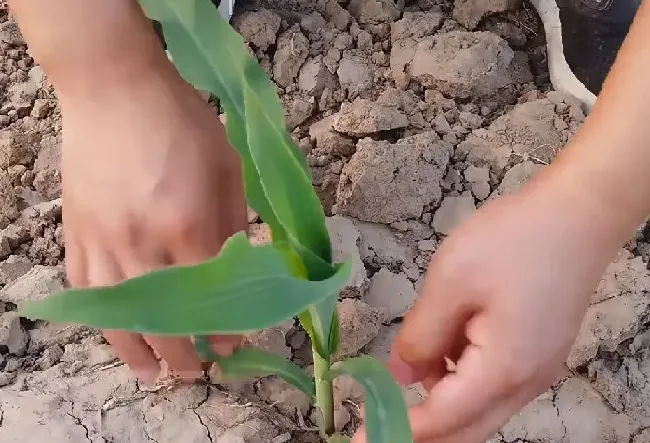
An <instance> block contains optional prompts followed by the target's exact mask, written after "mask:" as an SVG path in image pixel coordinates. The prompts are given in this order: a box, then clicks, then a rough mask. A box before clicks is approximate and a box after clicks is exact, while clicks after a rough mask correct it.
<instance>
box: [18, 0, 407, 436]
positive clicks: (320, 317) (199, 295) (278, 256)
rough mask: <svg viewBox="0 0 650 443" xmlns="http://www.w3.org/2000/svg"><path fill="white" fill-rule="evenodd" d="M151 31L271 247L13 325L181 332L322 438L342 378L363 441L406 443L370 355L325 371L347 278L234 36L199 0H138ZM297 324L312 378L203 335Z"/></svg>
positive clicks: (229, 255)
mask: <svg viewBox="0 0 650 443" xmlns="http://www.w3.org/2000/svg"><path fill="white" fill-rule="evenodd" d="M140 4H141V6H142V7H143V9H144V11H145V12H146V14H147V15H148V16H149V17H150V18H151V19H153V20H156V21H158V22H160V23H161V24H162V28H163V33H164V36H165V41H166V43H167V49H168V51H169V52H170V54H171V58H172V60H173V61H174V63H175V64H176V67H177V69H178V70H179V72H180V73H181V75H182V76H183V77H184V78H185V79H186V80H187V81H188V82H189V83H191V84H193V85H194V86H195V87H197V88H198V89H203V90H209V91H211V92H212V93H213V94H215V95H216V96H217V97H218V98H219V99H220V101H221V104H222V106H223V108H224V110H225V111H226V130H227V134H228V138H229V141H230V143H231V145H232V146H233V147H234V148H235V149H236V150H237V152H238V153H239V155H240V157H241V160H242V167H243V175H244V185H245V189H246V199H247V201H248V204H249V205H250V206H251V207H252V208H253V209H254V210H255V211H256V212H257V213H258V214H259V216H260V217H261V219H262V220H263V221H264V222H265V223H267V224H268V225H269V226H270V229H271V232H272V243H271V244H268V245H262V246H253V245H251V244H250V242H249V241H248V239H247V237H246V234H245V233H243V232H240V233H237V234H235V235H233V236H232V237H230V238H229V239H228V240H227V241H226V242H225V244H224V245H223V247H222V249H221V252H220V253H219V254H218V255H217V256H216V257H215V258H213V259H211V260H209V261H207V262H205V263H202V264H199V265H196V266H176V267H171V268H166V269H163V270H158V271H155V272H151V273H149V274H146V275H143V276H141V277H138V278H133V279H130V280H127V281H125V282H123V283H121V284H118V285H115V286H112V287H102V288H89V289H71V290H67V291H64V292H61V293H59V294H54V295H52V296H50V297H47V298H46V299H44V300H42V301H38V302H32V303H28V304H26V305H24V306H23V307H22V311H23V313H24V315H25V316H27V317H30V318H33V319H43V320H49V321H57V322H72V323H79V324H85V325H88V326H92V327H96V328H105V329H120V330H126V331H133V332H139V333H146V334H157V335H192V336H194V338H195V340H194V342H195V346H196V349H197V352H198V353H199V355H200V356H201V358H202V359H203V360H204V361H215V362H217V363H218V365H219V366H220V370H221V371H220V372H221V374H222V376H223V377H224V380H225V379H232V378H241V377H248V376H261V375H276V376H279V377H281V378H283V379H284V380H286V381H287V382H289V383H290V384H292V385H294V386H295V387H297V388H298V389H300V390H301V391H303V392H304V393H305V394H307V395H309V396H310V397H311V398H312V399H313V400H314V401H315V404H316V405H317V406H318V408H319V409H320V411H321V413H322V421H321V425H322V431H323V434H324V435H325V436H326V437H327V438H328V439H332V441H333V440H334V439H336V441H341V440H339V439H340V438H341V436H335V435H334V408H333V396H332V381H333V379H334V378H335V377H338V376H340V375H343V374H346V375H349V376H351V377H353V378H354V379H355V380H356V381H357V382H359V383H360V384H361V385H362V386H363V387H364V389H365V392H366V427H367V434H368V440H369V443H410V442H411V441H412V436H411V430H410V426H409V422H408V418H407V411H406V404H405V401H404V398H403V396H402V392H401V389H400V388H399V386H398V385H397V384H396V383H395V381H394V380H393V378H392V377H391V375H390V373H389V371H388V370H387V368H386V367H385V365H384V364H383V363H381V362H379V361H376V360H374V359H372V358H370V357H367V356H364V357H359V358H352V359H348V360H346V361H342V362H338V363H336V364H335V365H331V359H332V355H333V354H334V353H335V352H336V350H337V346H338V342H339V324H338V315H337V311H336V303H337V300H338V295H339V292H340V290H341V288H342V287H343V286H344V285H345V284H346V282H347V281H348V280H349V278H350V275H351V265H350V263H349V262H345V263H333V261H332V248H331V243H330V238H329V234H328V231H327V228H326V224H325V215H324V212H323V209H322V207H321V205H320V201H319V199H318V196H317V195H316V193H315V192H314V189H313V187H312V184H311V183H312V180H311V174H310V170H309V168H308V166H307V162H306V159H305V158H304V156H303V155H302V153H301V151H300V150H299V149H298V147H297V146H296V145H295V143H294V142H293V140H292V138H291V136H290V134H289V133H288V132H287V130H286V126H285V120H284V109H283V108H282V105H281V103H280V99H279V97H278V95H277V93H276V90H275V86H274V84H273V83H272V82H271V80H270V79H269V77H268V76H267V75H266V73H265V71H264V70H263V69H262V67H261V66H260V65H259V64H258V63H257V61H256V60H255V59H253V58H252V57H251V56H250V55H249V54H248V52H247V51H246V48H245V44H244V41H243V39H242V37H241V36H240V35H239V34H237V32H235V30H234V29H233V28H232V27H231V26H230V25H229V23H228V22H227V21H225V20H224V19H222V18H221V16H220V14H219V13H218V11H217V9H216V8H215V7H214V6H213V4H212V3H211V2H210V0H140ZM295 316H298V319H299V320H300V323H301V324H302V326H303V327H304V328H305V330H306V331H307V333H308V335H309V337H310V341H311V346H312V353H313V359H314V377H313V378H312V377H310V376H309V375H308V374H307V373H306V372H305V371H304V370H303V369H302V368H300V367H298V366H296V365H295V364H294V363H292V362H290V361H288V360H286V359H284V358H282V357H280V356H277V355H274V354H271V353H268V352H266V351H263V350H260V349H254V348H243V349H240V350H238V351H236V352H235V353H234V354H233V355H232V356H230V357H221V356H218V355H216V354H215V353H214V352H212V350H211V349H210V346H209V343H208V340H207V338H206V336H207V335H210V334H239V333H249V332H252V331H257V330H261V329H264V328H268V327H271V326H274V325H278V324H280V323H282V322H284V321H286V320H288V319H290V318H292V317H295Z"/></svg>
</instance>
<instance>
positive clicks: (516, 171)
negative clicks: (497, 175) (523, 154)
mask: <svg viewBox="0 0 650 443" xmlns="http://www.w3.org/2000/svg"><path fill="white" fill-rule="evenodd" d="M542 167H543V166H542V165H538V164H537V163H533V162H532V161H530V160H527V161H525V162H521V163H517V164H516V165H514V166H513V167H512V168H510V169H508V171H506V173H505V174H504V176H503V179H502V180H501V184H500V185H499V188H498V189H499V195H506V194H512V193H514V192H516V191H518V190H519V189H521V187H522V185H523V184H524V183H526V182H527V181H528V180H530V178H531V177H532V176H534V175H535V174H536V173H537V172H538V171H539V170H540V169H542Z"/></svg>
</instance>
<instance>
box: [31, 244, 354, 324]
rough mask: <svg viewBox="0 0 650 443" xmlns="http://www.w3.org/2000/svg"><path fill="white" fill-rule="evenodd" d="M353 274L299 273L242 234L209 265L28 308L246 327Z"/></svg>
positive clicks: (101, 320)
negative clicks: (311, 276)
mask: <svg viewBox="0 0 650 443" xmlns="http://www.w3.org/2000/svg"><path fill="white" fill-rule="evenodd" d="M350 275H351V266H350V264H349V263H346V264H344V265H343V266H341V267H340V269H339V270H338V271H337V272H336V273H335V274H334V275H333V276H332V277H330V278H329V279H326V280H321V281H309V280H305V279H301V278H296V277H294V276H293V275H292V274H291V270H290V269H289V266H288V265H287V263H286V262H285V259H284V255H283V253H282V252H281V251H279V250H277V249H276V248H275V247H274V246H272V245H264V246H252V245H251V244H250V243H249V241H248V239H247V238H246V235H245V234H244V233H239V234H236V235H234V236H233V237H231V238H230V239H228V240H227V241H226V243H225V244H224V246H223V248H222V250H221V253H220V254H219V255H218V256H217V257H216V258H214V259H212V260H210V261H207V262H205V263H202V264H199V265H195V266H184V267H181V266H179V267H172V268H166V269H162V270H159V271H154V272H152V273H150V274H146V275H143V276H141V277H137V278H134V279H130V280H127V281H125V282H123V283H121V284H118V285H116V286H112V287H104V288H93V289H73V290H69V291H65V292H63V293H60V294H56V295H52V296H49V297H47V298H45V299H44V300H41V301H38V302H31V303H26V304H25V305H24V306H23V308H22V310H23V315H24V316H26V317H29V318H38V319H44V320H49V321H55V322H72V323H81V324H85V325H88V326H92V327H96V328H101V329H120V330H128V331H133V332H140V333H147V334H157V335H210V334H236V333H247V332H250V331H255V330H260V329H264V328H267V327H270V326H274V325H276V324H279V323H281V322H282V321H284V320H286V319H288V318H291V317H293V316H295V315H297V314H298V313H300V312H302V311H304V310H305V309H307V307H308V306H309V305H312V304H314V303H319V302H320V301H322V300H324V299H325V298H327V297H329V296H331V294H332V293H333V291H335V290H336V288H337V287H339V286H342V285H344V284H345V282H346V281H347V280H348V279H349V277H350ZM278 294H281V295H282V303H278V301H277V299H276V297H277V295H278ZM152 306H154V307H155V309H153V310H152ZM250 306H255V307H256V309H254V310H251V309H250ZM152 312H155V315H151V313H152Z"/></svg>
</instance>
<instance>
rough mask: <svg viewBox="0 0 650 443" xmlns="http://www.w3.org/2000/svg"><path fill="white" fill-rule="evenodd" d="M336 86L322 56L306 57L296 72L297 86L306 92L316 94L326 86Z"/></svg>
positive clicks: (334, 79)
mask: <svg viewBox="0 0 650 443" xmlns="http://www.w3.org/2000/svg"><path fill="white" fill-rule="evenodd" d="M335 86H336V78H335V77H334V75H333V74H332V73H331V72H330V71H329V70H328V69H327V66H326V65H325V63H324V62H323V57H322V56H318V57H315V58H311V59H308V60H307V61H306V62H305V64H304V65H302V67H301V68H300V72H299V73H298V87H299V88H300V89H302V90H303V91H305V92H306V93H307V94H310V95H314V96H317V95H319V94H321V93H322V92H323V89H325V88H326V87H328V88H333V87H335Z"/></svg>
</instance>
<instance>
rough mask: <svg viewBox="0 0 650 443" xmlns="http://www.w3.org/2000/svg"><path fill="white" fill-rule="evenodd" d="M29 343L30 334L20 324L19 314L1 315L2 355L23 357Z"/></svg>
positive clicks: (0, 348) (0, 341)
mask: <svg viewBox="0 0 650 443" xmlns="http://www.w3.org/2000/svg"><path fill="white" fill-rule="evenodd" d="M28 343H29V333H28V332H27V331H26V330H25V328H23V326H22V325H21V324H20V316H19V315H18V313H17V312H15V311H11V312H5V313H4V314H2V315H0V353H3V354H4V353H7V352H8V353H9V354H13V355H15V356H17V357H22V356H23V355H25V351H26V350H27V344H28Z"/></svg>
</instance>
